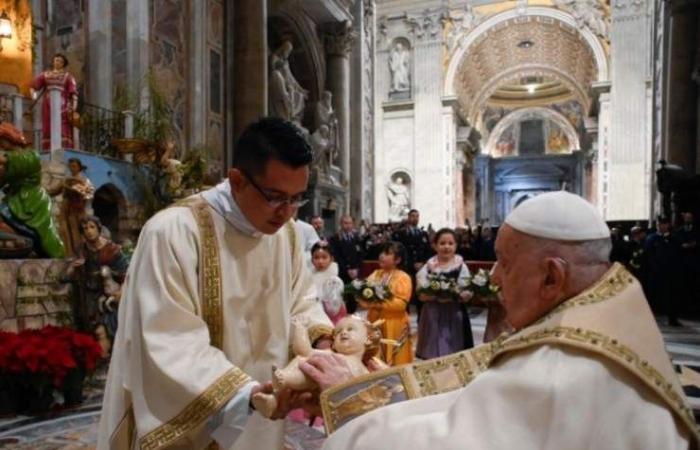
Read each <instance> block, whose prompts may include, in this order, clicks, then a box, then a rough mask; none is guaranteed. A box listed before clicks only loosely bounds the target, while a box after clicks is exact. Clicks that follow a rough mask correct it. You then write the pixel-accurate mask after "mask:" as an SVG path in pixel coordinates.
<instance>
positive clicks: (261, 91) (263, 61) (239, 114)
mask: <svg viewBox="0 0 700 450" xmlns="http://www.w3.org/2000/svg"><path fill="white" fill-rule="evenodd" d="M233 8H234V11H233V22H234V26H233V61H234V62H233V92H231V95H233V96H234V99H235V100H234V103H233V134H234V139H235V138H237V137H238V135H239V134H240V133H241V132H242V131H243V129H244V128H245V127H246V126H248V124H249V123H251V122H253V121H255V120H258V119H259V118H260V117H262V116H265V115H267V78H268V68H267V58H268V45H267V2H266V1H260V0H237V1H236V2H235V6H234V7H233Z"/></svg>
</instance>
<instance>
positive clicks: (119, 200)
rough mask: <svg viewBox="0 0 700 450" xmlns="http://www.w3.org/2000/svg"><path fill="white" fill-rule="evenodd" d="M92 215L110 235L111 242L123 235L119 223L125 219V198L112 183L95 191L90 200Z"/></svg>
mask: <svg viewBox="0 0 700 450" xmlns="http://www.w3.org/2000/svg"><path fill="white" fill-rule="evenodd" d="M92 209H93V211H94V215H95V216H97V217H98V218H99V219H100V222H102V225H103V226H105V227H107V228H108V229H109V231H110V232H111V234H112V240H114V241H118V240H119V239H120V238H121V237H123V236H122V234H123V231H125V230H122V229H121V226H120V223H121V221H122V220H123V219H124V218H125V217H126V197H125V196H124V194H123V193H122V191H120V190H119V188H118V187H116V186H115V185H114V184H112V183H106V184H103V185H102V186H100V187H99V189H97V190H96V191H95V195H94V197H93V200H92Z"/></svg>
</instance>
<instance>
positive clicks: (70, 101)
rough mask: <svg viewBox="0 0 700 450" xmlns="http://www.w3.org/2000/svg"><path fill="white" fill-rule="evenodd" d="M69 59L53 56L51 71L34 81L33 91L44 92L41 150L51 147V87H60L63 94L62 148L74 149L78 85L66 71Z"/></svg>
mask: <svg viewBox="0 0 700 450" xmlns="http://www.w3.org/2000/svg"><path fill="white" fill-rule="evenodd" d="M66 67H68V58H66V57H65V55H63V54H61V53H56V54H55V55H54V56H53V60H52V67H51V70H46V71H44V72H41V74H39V76H38V77H36V78H35V79H34V81H32V84H31V87H32V90H40V89H41V90H43V92H42V93H41V94H40V95H43V97H44V98H43V99H42V103H41V122H42V123H41V148H42V149H43V150H49V149H50V146H51V100H50V98H49V97H50V96H49V94H48V92H47V88H48V87H49V86H60V87H61V88H63V92H62V93H61V146H62V147H63V148H74V147H73V123H74V121H75V119H76V117H77V114H78V112H77V110H78V85H77V83H76V82H75V78H74V77H73V75H71V74H70V72H68V71H66Z"/></svg>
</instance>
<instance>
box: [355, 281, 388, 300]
mask: <svg viewBox="0 0 700 450" xmlns="http://www.w3.org/2000/svg"><path fill="white" fill-rule="evenodd" d="M345 294H347V295H352V296H354V297H355V298H356V299H358V300H363V301H365V302H369V303H381V302H383V301H385V300H387V299H389V298H390V297H391V291H390V290H389V286H387V285H385V284H383V283H380V282H378V281H374V280H370V279H367V280H352V281H351V282H350V283H348V284H347V285H346V286H345Z"/></svg>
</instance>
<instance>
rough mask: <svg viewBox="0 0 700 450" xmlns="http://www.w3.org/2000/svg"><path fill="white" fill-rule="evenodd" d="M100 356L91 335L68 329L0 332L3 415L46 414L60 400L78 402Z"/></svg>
mask: <svg viewBox="0 0 700 450" xmlns="http://www.w3.org/2000/svg"><path fill="white" fill-rule="evenodd" d="M101 353H102V349H101V347H100V346H99V344H98V343H97V341H96V340H95V339H94V338H93V337H92V336H91V335H89V334H84V333H79V332H76V331H74V330H71V329H69V328H57V327H53V326H47V327H44V328H42V329H40V330H24V331H21V332H19V333H7V332H0V399H2V398H3V397H7V400H8V403H7V404H6V405H7V408H4V409H8V411H5V410H3V411H2V413H5V414H7V413H12V412H18V411H21V412H28V413H38V412H45V411H48V410H49V409H50V408H51V406H52V405H53V403H54V399H55V398H58V399H61V397H62V398H63V401H62V402H61V401H59V402H58V403H62V404H64V405H66V406H70V405H74V404H77V403H80V402H81V401H82V388H83V380H84V378H85V375H86V374H87V373H90V372H92V371H94V369H95V366H96V365H97V360H98V359H99V357H100V355H101ZM12 393H14V395H15V396H16V397H15V398H14V399H13V398H10V397H11V396H12ZM20 399H21V400H22V404H21V405H20V404H19V400H20ZM0 403H2V402H0ZM9 409H14V411H9Z"/></svg>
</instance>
